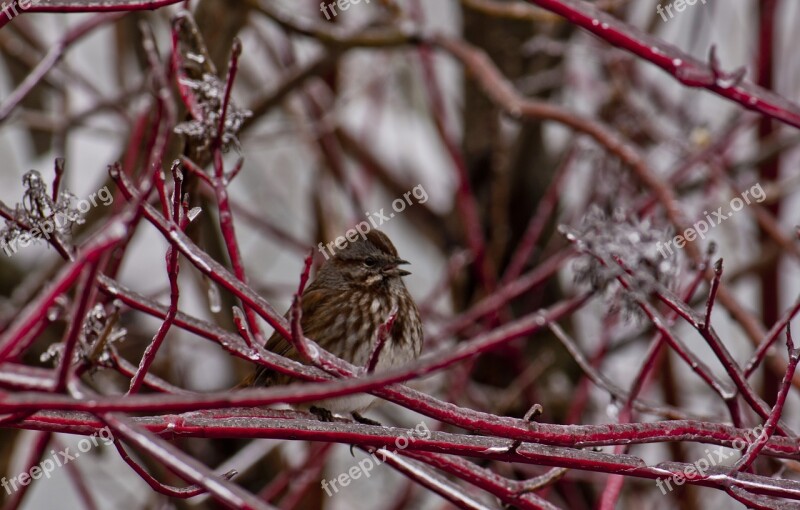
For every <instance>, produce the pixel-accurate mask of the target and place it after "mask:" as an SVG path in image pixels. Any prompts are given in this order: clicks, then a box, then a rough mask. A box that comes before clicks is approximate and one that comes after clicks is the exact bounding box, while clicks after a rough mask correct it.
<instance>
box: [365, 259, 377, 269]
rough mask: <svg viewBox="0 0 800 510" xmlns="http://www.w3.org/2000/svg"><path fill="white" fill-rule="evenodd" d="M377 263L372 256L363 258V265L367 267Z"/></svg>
mask: <svg viewBox="0 0 800 510" xmlns="http://www.w3.org/2000/svg"><path fill="white" fill-rule="evenodd" d="M377 263H378V261H377V260H375V258H374V257H367V258H365V259H364V265H365V266H367V267H372V266H374V265H375V264H377Z"/></svg>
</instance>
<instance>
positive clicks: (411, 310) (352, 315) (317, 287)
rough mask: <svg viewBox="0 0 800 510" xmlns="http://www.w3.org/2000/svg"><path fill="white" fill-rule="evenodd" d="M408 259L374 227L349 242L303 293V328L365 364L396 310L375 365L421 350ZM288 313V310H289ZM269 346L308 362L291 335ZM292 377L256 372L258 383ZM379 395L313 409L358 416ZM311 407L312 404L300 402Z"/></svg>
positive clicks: (356, 396) (308, 334) (325, 344)
mask: <svg viewBox="0 0 800 510" xmlns="http://www.w3.org/2000/svg"><path fill="white" fill-rule="evenodd" d="M402 264H408V262H407V261H405V260H403V259H401V258H400V257H398V256H397V250H396V249H395V247H394V245H393V244H392V242H391V241H390V240H389V238H388V237H387V236H386V234H384V233H383V232H380V231H378V230H371V231H370V232H368V233H367V234H366V235H365V236H364V237H363V238H358V239H356V240H355V241H353V242H350V243H348V244H347V245H346V246H345V247H344V248H343V249H342V250H340V251H338V252H337V253H336V254H335V255H334V256H333V257H331V258H330V259H329V260H327V261H326V262H325V263H324V264H323V265H322V267H321V268H320V270H319V273H318V274H317V277H316V278H315V279H314V281H313V282H312V283H311V284H310V285H309V286H308V288H306V290H305V292H303V295H302V312H303V314H302V318H301V320H300V325H301V326H302V329H303V334H304V335H305V336H306V337H308V338H311V339H313V340H314V341H316V342H317V344H319V345H320V346H321V347H322V348H323V349H326V350H327V351H329V352H331V353H332V354H335V355H336V356H338V357H340V358H342V359H344V360H346V361H348V362H350V363H352V364H353V365H356V366H360V367H364V366H365V365H366V364H367V363H368V361H369V358H370V355H371V354H372V352H373V350H374V349H375V346H376V344H377V341H378V337H379V328H380V326H381V325H382V324H384V323H385V322H386V320H387V319H388V318H389V316H390V314H392V313H393V311H395V310H396V312H395V320H394V322H393V324H392V325H391V329H390V330H389V331H387V332H386V333H385V335H387V336H385V340H384V344H383V345H382V347H381V349H380V350H379V351H378V357H377V363H376V364H375V365H374V366H375V371H381V370H386V369H389V368H392V367H397V366H400V365H403V364H405V363H408V362H410V361H412V360H414V359H416V358H417V357H419V354H420V351H421V350H422V340H423V336H422V323H421V321H420V318H419V311H418V310H417V306H416V304H415V303H414V300H413V299H412V297H411V294H409V293H408V289H406V286H405V284H404V283H403V280H402V279H401V278H402V277H403V276H406V275H409V274H411V273H409V272H408V271H405V270H403V269H400V267H399V266H400V265H402ZM287 316H288V313H287ZM265 347H266V348H267V349H268V350H270V351H272V352H274V353H276V354H280V355H282V356H286V357H288V358H291V359H293V360H295V361H301V362H304V360H302V359H300V355H299V353H298V352H297V351H296V350H295V348H294V346H293V345H292V343H291V342H290V341H288V340H287V339H286V338H284V337H283V336H282V335H280V334H279V333H277V332H276V333H274V334H273V335H272V336H271V337H270V339H269V340H268V341H267V344H266V346H265ZM290 381H291V377H289V376H287V375H285V374H281V373H279V372H275V371H271V370H269V369H267V368H264V367H263V366H259V367H258V369H257V370H256V373H255V375H254V377H253V385H255V386H273V385H281V384H288V383H289V382H290ZM374 400H375V397H373V396H372V395H368V394H365V393H357V394H353V395H348V396H346V397H339V398H334V399H326V400H324V401H320V402H315V403H313V406H311V407H312V411H315V412H317V413H318V414H320V415H321V416H322V417H324V418H325V417H327V418H329V417H330V412H334V413H337V412H340V413H341V412H347V413H353V415H354V416H355V417H356V418H357V419H359V418H361V417H360V415H359V414H358V413H360V412H362V411H364V410H366V409H367V408H368V407H369V406H370V405H371V404H372V403H373V402H374ZM298 407H300V408H304V409H308V408H309V405H306V406H298Z"/></svg>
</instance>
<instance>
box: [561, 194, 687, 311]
mask: <svg viewBox="0 0 800 510" xmlns="http://www.w3.org/2000/svg"><path fill="white" fill-rule="evenodd" d="M561 230H562V232H563V233H565V234H566V235H567V237H568V239H570V241H572V242H574V243H575V244H576V246H577V247H578V249H579V250H580V251H582V252H584V253H585V255H584V256H582V257H580V258H578V259H577V260H576V261H575V264H574V266H573V269H574V271H575V281H576V282H578V283H582V284H588V285H590V286H591V287H592V288H593V289H596V290H599V291H603V292H605V294H606V296H607V298H609V299H610V300H611V301H612V303H611V305H612V307H614V308H621V309H622V310H623V311H624V312H626V314H632V315H637V316H638V314H639V313H640V307H639V305H638V301H640V300H645V299H647V297H648V296H649V295H650V294H651V293H652V292H654V291H656V290H658V289H659V288H662V287H666V288H672V287H673V286H674V284H675V282H676V279H677V276H678V272H679V264H678V260H677V254H676V253H675V252H674V251H673V252H671V253H670V252H669V251H667V250H664V249H663V246H662V245H663V244H665V243H666V242H667V241H668V240H669V239H670V237H671V236H670V233H669V230H668V229H657V228H654V227H653V226H652V225H651V222H650V220H649V219H645V220H639V219H638V218H636V217H635V216H634V215H632V214H630V213H628V212H626V211H624V210H622V209H617V210H616V211H614V213H613V214H611V215H610V216H609V215H606V214H605V213H604V212H603V211H602V210H601V209H600V208H599V207H597V206H593V207H592V208H591V209H590V211H589V213H588V214H587V215H586V216H585V217H584V219H583V221H582V222H581V227H580V228H579V229H577V230H576V229H570V228H569V227H564V226H562V227H561ZM628 271H630V273H628ZM621 275H624V276H625V279H626V280H627V281H628V282H630V284H631V285H630V289H629V290H627V291H624V289H623V288H622V286H621V285H619V283H618V281H617V277H618V276H621Z"/></svg>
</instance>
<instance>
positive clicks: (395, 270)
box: [383, 259, 411, 276]
mask: <svg viewBox="0 0 800 510" xmlns="http://www.w3.org/2000/svg"><path fill="white" fill-rule="evenodd" d="M402 264H410V262H409V261H407V260H403V259H396V260H394V261H393V262H392V263H391V264H389V265H388V266H386V267H384V268H383V274H385V275H388V276H408V275H410V274H411V272H410V271H406V270H405V269H400V268H399V267H397V266H399V265H402Z"/></svg>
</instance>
